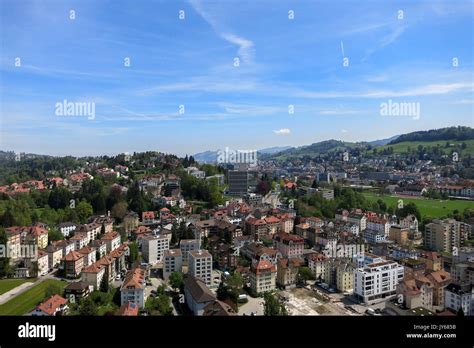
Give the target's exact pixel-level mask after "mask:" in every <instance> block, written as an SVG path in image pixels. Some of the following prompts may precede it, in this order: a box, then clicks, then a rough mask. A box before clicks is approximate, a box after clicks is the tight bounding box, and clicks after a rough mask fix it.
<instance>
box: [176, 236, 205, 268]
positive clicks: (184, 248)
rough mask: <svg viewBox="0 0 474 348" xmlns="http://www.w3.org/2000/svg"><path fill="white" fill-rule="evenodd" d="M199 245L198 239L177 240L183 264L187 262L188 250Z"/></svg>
mask: <svg viewBox="0 0 474 348" xmlns="http://www.w3.org/2000/svg"><path fill="white" fill-rule="evenodd" d="M200 247H201V246H200V243H199V240H198V239H181V240H180V241H179V248H180V249H181V255H182V257H183V264H188V252H189V251H192V250H198V249H200Z"/></svg>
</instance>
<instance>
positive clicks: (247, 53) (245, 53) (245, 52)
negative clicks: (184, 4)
mask: <svg viewBox="0 0 474 348" xmlns="http://www.w3.org/2000/svg"><path fill="white" fill-rule="evenodd" d="M189 3H190V4H191V6H192V7H193V9H194V10H195V11H196V12H197V13H198V14H199V15H200V16H201V17H202V18H203V19H204V20H205V21H206V22H207V23H208V24H209V25H210V26H211V27H212V29H213V30H214V31H215V32H216V33H217V34H218V35H219V36H220V37H221V38H223V39H224V40H226V41H228V42H230V43H232V44H234V45H237V46H239V49H238V54H239V56H240V58H242V60H243V61H244V62H245V63H250V62H252V60H253V55H254V44H253V42H252V41H251V40H248V39H246V38H243V37H240V36H238V35H235V34H233V33H231V32H230V31H229V30H226V29H224V28H223V25H222V24H221V23H220V21H219V20H217V18H216V17H217V16H216V15H215V14H214V13H212V12H210V11H207V10H206V9H204V6H203V4H202V2H201V1H199V0H190V1H189Z"/></svg>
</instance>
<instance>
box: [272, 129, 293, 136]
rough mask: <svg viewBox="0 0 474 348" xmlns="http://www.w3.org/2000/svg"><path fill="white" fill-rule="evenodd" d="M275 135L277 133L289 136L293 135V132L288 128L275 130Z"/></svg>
mask: <svg viewBox="0 0 474 348" xmlns="http://www.w3.org/2000/svg"><path fill="white" fill-rule="evenodd" d="M273 133H275V134H276V135H288V134H290V133H291V131H290V130H289V129H288V128H282V129H278V130H274V131H273Z"/></svg>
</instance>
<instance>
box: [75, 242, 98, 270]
mask: <svg viewBox="0 0 474 348" xmlns="http://www.w3.org/2000/svg"><path fill="white" fill-rule="evenodd" d="M77 252H78V253H79V254H82V256H84V267H88V266H90V265H92V264H93V263H95V261H96V255H97V253H96V249H95V248H93V247H90V246H88V245H86V246H85V247H84V248H82V249H79V250H78V251H77Z"/></svg>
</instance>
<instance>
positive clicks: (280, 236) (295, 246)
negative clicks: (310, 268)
mask: <svg viewBox="0 0 474 348" xmlns="http://www.w3.org/2000/svg"><path fill="white" fill-rule="evenodd" d="M273 247H274V248H275V249H276V250H278V251H280V252H281V254H282V256H283V257H287V258H290V259H291V258H302V257H303V250H304V239H303V238H302V237H300V236H298V235H296V234H289V233H285V232H280V233H277V234H275V236H274V237H273Z"/></svg>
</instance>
